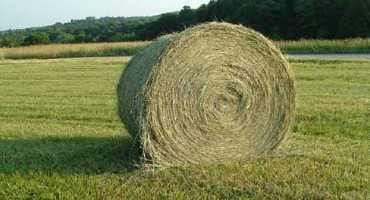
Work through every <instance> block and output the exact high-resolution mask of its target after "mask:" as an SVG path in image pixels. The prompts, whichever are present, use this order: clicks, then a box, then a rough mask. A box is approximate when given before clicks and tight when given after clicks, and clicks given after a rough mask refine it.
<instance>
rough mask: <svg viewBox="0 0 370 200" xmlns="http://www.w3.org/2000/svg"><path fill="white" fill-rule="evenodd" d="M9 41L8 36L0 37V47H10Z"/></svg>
mask: <svg viewBox="0 0 370 200" xmlns="http://www.w3.org/2000/svg"><path fill="white" fill-rule="evenodd" d="M11 46H12V45H11V41H10V39H9V38H7V37H5V38H3V39H0V47H11Z"/></svg>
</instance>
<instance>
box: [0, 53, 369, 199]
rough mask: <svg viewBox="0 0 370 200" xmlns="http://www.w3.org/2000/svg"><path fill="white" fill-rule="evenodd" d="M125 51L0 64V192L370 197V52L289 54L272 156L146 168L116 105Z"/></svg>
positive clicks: (20, 195)
mask: <svg viewBox="0 0 370 200" xmlns="http://www.w3.org/2000/svg"><path fill="white" fill-rule="evenodd" d="M128 61H129V59H128V58H124V57H106V58H78V59H45V60H2V61H0V199H153V198H154V199H239V198H242V199H369V198H370V192H369V191H370V190H369V189H370V188H369V185H370V179H369V177H370V159H369V153H370V152H369V151H370V123H369V121H370V78H369V77H370V60H299V59H293V60H290V63H291V64H292V66H293V69H294V72H295V74H296V79H297V111H296V119H295V122H294V124H293V125H292V127H291V131H290V133H289V135H288V137H287V138H286V139H285V141H284V142H283V144H282V146H281V147H280V148H279V149H278V150H277V152H276V153H274V154H273V155H266V156H264V157H261V158H258V159H250V160H247V161H245V162H241V163H222V164H219V165H208V166H192V167H190V168H181V167H178V168H169V169H165V170H155V171H146V170H143V169H140V168H139V167H137V163H138V152H137V151H136V150H135V148H133V139H132V138H131V137H130V136H129V134H128V133H127V132H126V131H125V130H124V128H123V124H122V123H121V122H120V120H119V117H118V114H117V109H116V85H117V82H118V79H119V77H120V74H121V72H122V70H123V68H124V64H125V63H127V62H128Z"/></svg>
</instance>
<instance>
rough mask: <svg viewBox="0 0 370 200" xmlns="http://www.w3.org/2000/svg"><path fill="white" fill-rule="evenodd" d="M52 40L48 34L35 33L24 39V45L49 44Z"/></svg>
mask: <svg viewBox="0 0 370 200" xmlns="http://www.w3.org/2000/svg"><path fill="white" fill-rule="evenodd" d="M49 43H50V39H49V36H48V34H46V33H33V34H31V35H30V36H28V37H26V38H25V39H24V42H23V44H24V45H36V44H49Z"/></svg>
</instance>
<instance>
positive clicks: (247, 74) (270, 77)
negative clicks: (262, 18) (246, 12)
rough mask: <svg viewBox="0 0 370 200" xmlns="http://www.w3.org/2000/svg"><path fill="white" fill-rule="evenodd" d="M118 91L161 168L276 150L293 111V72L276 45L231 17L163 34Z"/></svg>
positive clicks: (122, 110) (148, 155)
mask: <svg viewBox="0 0 370 200" xmlns="http://www.w3.org/2000/svg"><path fill="white" fill-rule="evenodd" d="M117 93H118V107H119V115H120V117H121V119H122V121H123V122H124V123H125V126H126V128H127V129H128V131H129V132H130V134H131V135H133V136H134V137H135V138H136V139H137V140H138V141H139V142H140V145H141V148H142V151H143V155H144V158H145V159H148V160H150V162H151V164H153V165H154V166H159V167H169V166H183V165H187V164H200V163H202V164H209V163H219V162H225V161H227V162H229V161H241V160H244V159H246V158H248V157H251V156H258V155H261V154H264V153H266V152H270V151H272V150H273V149H275V148H276V147H277V146H278V144H279V143H280V142H281V141H282V139H283V137H284V135H285V133H286V132H287V131H288V128H289V124H290V123H291V121H292V118H293V115H294V109H295V84H294V76H293V73H292V70H291V68H290V66H289V64H288V62H287V61H286V59H285V58H284V57H283V55H282V54H281V52H280V51H279V50H278V48H276V47H275V46H274V45H273V43H272V42H270V41H269V40H268V39H266V38H265V37H264V36H262V35H261V34H259V33H257V32H255V31H253V30H251V29H248V28H245V27H243V26H238V25H231V24H228V23H216V22H212V23H206V24H202V25H198V26H195V27H193V28H189V29H187V30H185V31H183V32H181V33H177V34H172V35H167V36H163V37H161V38H159V39H157V40H156V41H154V42H153V43H152V44H151V45H150V46H148V47H147V48H146V49H144V50H143V51H141V52H140V53H138V54H137V55H136V56H135V57H134V58H133V59H132V60H131V61H130V62H129V64H128V66H127V67H126V69H125V70H124V72H123V74H122V77H121V79H120V82H119V84H118V87H117Z"/></svg>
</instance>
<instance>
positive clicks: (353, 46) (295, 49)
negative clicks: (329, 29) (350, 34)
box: [276, 38, 370, 54]
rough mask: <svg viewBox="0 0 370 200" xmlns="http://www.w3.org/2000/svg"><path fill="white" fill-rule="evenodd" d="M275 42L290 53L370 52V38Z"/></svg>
mask: <svg viewBox="0 0 370 200" xmlns="http://www.w3.org/2000/svg"><path fill="white" fill-rule="evenodd" d="M276 44H277V45H278V46H280V48H281V49H282V51H283V52H285V53H290V54H295V53H296V54H329V53H370V38H366V39H362V38H357V39H346V40H298V41H276Z"/></svg>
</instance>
